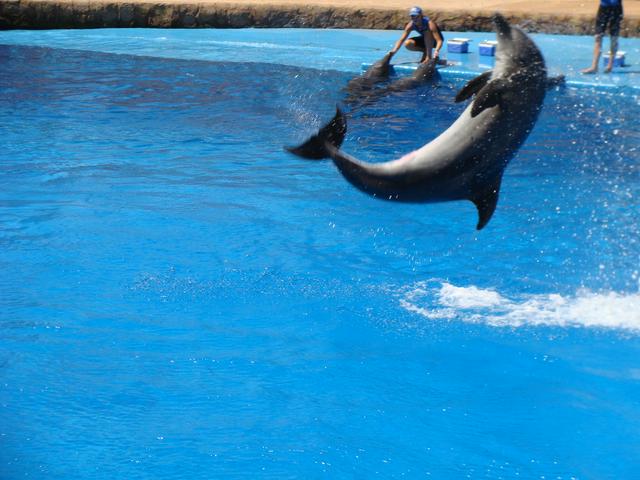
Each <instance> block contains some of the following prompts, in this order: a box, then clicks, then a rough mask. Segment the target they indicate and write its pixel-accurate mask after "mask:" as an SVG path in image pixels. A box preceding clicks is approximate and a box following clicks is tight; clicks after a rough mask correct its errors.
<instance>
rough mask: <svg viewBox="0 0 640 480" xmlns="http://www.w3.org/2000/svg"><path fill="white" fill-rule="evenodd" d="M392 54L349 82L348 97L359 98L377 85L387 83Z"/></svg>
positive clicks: (388, 54) (347, 87)
mask: <svg viewBox="0 0 640 480" xmlns="http://www.w3.org/2000/svg"><path fill="white" fill-rule="evenodd" d="M391 57H392V55H391V52H389V53H387V54H386V55H385V56H384V57H382V58H381V59H380V60H378V61H377V62H375V63H374V64H373V65H371V66H370V67H369V68H368V69H367V71H366V72H364V73H363V74H362V75H358V76H357V77H355V78H352V79H351V80H349V83H347V86H346V87H345V90H346V92H347V96H348V97H353V98H357V97H358V96H360V95H361V94H362V93H364V92H367V91H369V90H371V89H372V88H374V87H375V85H376V84H377V83H380V82H383V81H385V80H386V79H387V78H389V74H390V73H391V64H390V62H391Z"/></svg>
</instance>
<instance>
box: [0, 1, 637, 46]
mask: <svg viewBox="0 0 640 480" xmlns="http://www.w3.org/2000/svg"><path fill="white" fill-rule="evenodd" d="M431 16H432V17H433V18H434V19H436V20H437V21H438V23H439V24H440V27H441V28H442V29H443V30H451V31H490V30H492V29H493V26H492V24H491V17H490V15H488V14H487V13H485V12H482V13H477V12H463V13H459V12H456V13H451V12H443V11H441V12H437V11H434V12H433V13H432V15H431ZM507 17H508V18H509V20H510V21H511V22H512V23H515V24H518V25H522V26H524V28H525V29H526V30H527V31H528V32H544V33H562V34H576V35H585V34H588V35H590V34H592V33H593V23H594V18H593V17H592V16H590V17H562V16H538V17H531V16H530V15H527V16H522V15H507ZM405 21H406V12H405V11H404V10H378V9H367V10H363V9H356V8H331V7H321V6H305V5H302V4H301V5H300V6H297V7H296V6H284V5H278V4H276V3H274V4H272V5H258V4H256V5H234V4H231V3H220V4H211V3H207V4H197V3H191V4H190V3H140V2H137V3H129V2H121V3H116V2H108V1H103V2H88V1H79V2H70V1H60V2H56V1H52V0H0V29H16V28H21V29H52V28H98V27H162V28H171V27H182V28H203V27H211V28H239V27H264V28H267V27H271V28H276V27H311V28H375V29H401V28H402V27H403V26H404V24H405ZM621 34H622V35H623V36H633V37H637V36H640V19H630V20H629V19H625V20H624V21H623V27H622V33H621Z"/></svg>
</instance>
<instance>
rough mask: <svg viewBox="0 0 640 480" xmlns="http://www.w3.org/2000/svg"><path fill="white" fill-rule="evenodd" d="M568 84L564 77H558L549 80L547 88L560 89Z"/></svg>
mask: <svg viewBox="0 0 640 480" xmlns="http://www.w3.org/2000/svg"><path fill="white" fill-rule="evenodd" d="M565 83H566V79H565V76H564V75H556V76H555V77H549V78H547V88H554V87H560V86H562V85H564V84H565Z"/></svg>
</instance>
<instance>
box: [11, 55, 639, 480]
mask: <svg viewBox="0 0 640 480" xmlns="http://www.w3.org/2000/svg"><path fill="white" fill-rule="evenodd" d="M0 58H1V61H2V65H3V66H2V75H1V76H0V89H1V90H0V91H1V95H0V148H1V152H2V154H1V155H0V187H1V188H0V247H1V248H0V271H2V275H0V302H1V310H0V345H1V348H0V477H1V478H7V479H13V478H24V477H29V478H83V479H85V478H86V479H113V478H127V479H136V478H149V479H151V478H154V479H155V478H189V479H200V478H201V479H208V478H223V477H224V478H254V477H258V476H260V477H272V478H294V477H296V478H350V477H355V478H370V477H373V476H378V477H380V478H392V477H394V478H395V477H401V476H405V477H409V478H418V477H419V478H424V477H429V476H430V477H432V478H486V479H496V478H548V479H549V478H553V479H570V478H585V479H586V478H635V477H636V476H637V474H638V472H639V471H640V460H639V459H640V433H639V432H640V403H639V399H640V360H639V359H640V294H639V291H638V285H639V275H640V274H639V270H640V261H639V260H640V245H639V240H638V238H639V233H640V232H639V229H640V227H639V221H640V208H639V206H640V205H639V203H640V202H639V199H640V152H639V151H638V148H639V146H640V142H639V140H640V134H639V133H638V128H637V125H638V118H640V106H639V102H638V97H637V96H633V95H631V94H629V93H628V92H627V93H624V92H609V93H606V92H602V91H592V90H589V89H572V88H565V89H562V90H555V91H552V92H550V93H549V95H548V96H547V99H546V102H545V105H544V110H543V112H542V114H541V117H540V119H539V121H538V124H537V126H536V128H535V130H534V132H533V133H532V135H531V136H530V137H529V139H528V140H527V142H526V143H525V144H524V146H523V147H522V148H521V150H520V152H519V153H518V155H517V156H516V158H515V159H514V160H513V161H512V163H511V164H510V166H509V168H508V169H507V172H506V175H505V178H504V182H503V187H502V192H501V199H500V203H499V205H498V209H497V211H496V213H495V215H494V217H493V219H492V221H491V223H490V224H489V225H488V226H487V227H486V228H485V229H484V230H483V231H481V232H476V231H475V224H476V212H475V207H474V206H473V205H472V204H471V203H470V202H457V203H444V204H434V205H400V204H394V203H387V202H384V201H380V200H377V199H374V198H371V197H368V196H366V195H364V194H362V193H360V192H358V191H356V190H354V189H353V188H352V187H351V186H350V185H349V184H348V183H347V182H346V181H345V180H344V179H343V178H342V177H341V176H340V175H339V173H338V172H337V170H336V168H335V167H334V166H333V165H332V164H331V163H330V162H307V161H304V160H301V159H299V158H297V157H293V156H291V155H290V154H288V153H286V152H285V151H283V146H284V145H293V144H296V143H298V142H300V141H301V140H303V139H304V138H306V137H307V136H308V135H309V134H311V133H312V132H314V130H315V129H317V128H318V127H319V126H320V125H321V124H322V123H323V122H325V121H326V120H328V119H329V118H330V117H331V115H332V114H333V109H334V107H335V104H336V103H337V102H339V101H340V100H341V99H342V98H343V95H344V93H343V92H341V91H340V89H341V87H342V86H343V85H345V84H346V82H347V81H348V80H349V79H350V78H351V77H352V76H353V73H347V72H338V71H334V70H313V69H304V68H297V67H289V66H283V65H277V66H276V65H271V64H266V63H221V62H200V61H189V60H175V59H160V58H150V57H134V56H128V55H123V54H121V55H113V54H102V53H87V52H80V51H73V52H72V51H69V50H57V49H47V48H35V47H21V46H4V47H3V46H0ZM459 87H460V85H454V84H451V83H447V82H442V83H441V84H438V85H436V86H429V87H424V88H421V89H419V90H418V91H413V92H408V93H405V94H400V95H395V96H392V97H388V98H385V99H383V100H381V101H379V102H377V103H375V104H372V105H370V106H368V107H366V108H364V109H362V110H359V111H357V112H353V113H352V114H351V115H350V117H349V134H348V137H347V140H346V142H345V145H344V149H345V150H346V151H348V152H349V153H351V154H353V155H356V156H357V157H359V158H362V159H365V160H369V161H384V160H389V159H392V158H396V157H398V156H400V155H402V154H404V153H407V152H408V151H410V150H411V149H415V148H417V147H419V146H421V145H423V144H424V143H426V142H427V141H428V140H430V139H431V138H434V137H435V136H436V135H438V134H439V132H441V131H443V130H444V129H445V128H446V127H447V126H448V125H450V124H451V123H452V122H453V121H454V119H455V118H456V117H457V116H458V115H459V113H460V112H461V111H462V109H463V108H464V106H463V105H457V104H455V103H453V97H454V96H455V92H456V91H457V89H458V88H459Z"/></svg>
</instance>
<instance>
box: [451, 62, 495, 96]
mask: <svg viewBox="0 0 640 480" xmlns="http://www.w3.org/2000/svg"><path fill="white" fill-rule="evenodd" d="M492 74H493V70H487V71H486V72H484V73H481V74H480V75H478V76H477V77H475V78H473V79H471V80H469V81H468V82H467V84H466V85H465V86H464V87H462V89H461V90H460V91H459V92H458V94H457V95H456V103H459V102H462V101H464V100H466V99H468V98H471V97H472V96H473V95H475V94H476V93H478V92H479V91H480V90H482V88H483V87H484V86H485V85H486V84H487V82H488V81H489V80H490V79H491V75H492Z"/></svg>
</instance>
